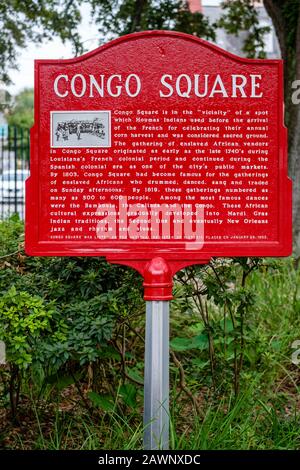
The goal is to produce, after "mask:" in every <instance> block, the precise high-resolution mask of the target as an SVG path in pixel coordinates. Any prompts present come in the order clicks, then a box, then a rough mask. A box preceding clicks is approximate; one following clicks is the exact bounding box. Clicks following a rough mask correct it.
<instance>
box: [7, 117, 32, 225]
mask: <svg viewBox="0 0 300 470" xmlns="http://www.w3.org/2000/svg"><path fill="white" fill-rule="evenodd" d="M28 176H29V129H22V128H18V127H14V126H9V127H5V126H3V127H2V128H0V219H3V218H5V217H9V216H10V215H12V214H15V213H17V214H19V216H20V218H22V219H24V212H25V180H26V178H27V177H28Z"/></svg>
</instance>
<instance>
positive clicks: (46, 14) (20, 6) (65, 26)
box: [0, 0, 82, 82]
mask: <svg viewBox="0 0 300 470" xmlns="http://www.w3.org/2000/svg"><path fill="white" fill-rule="evenodd" d="M81 3H82V0H76V1H72V0H68V1H64V0H47V1H46V0H26V1H19V0H8V1H7V0H0V30H1V35H0V57H1V62H0V63H1V66H0V67H1V68H0V80H3V81H4V82H9V81H10V80H9V69H10V68H16V67H17V62H18V54H19V52H20V50H21V49H23V48H25V47H26V46H27V45H28V43H29V42H31V41H33V42H36V43H42V42H43V41H44V40H47V39H51V38H53V35H58V36H59V37H60V38H61V39H62V41H63V42H65V41H67V40H70V41H72V43H73V45H74V49H75V53H76V52H78V51H79V50H81V44H80V37H79V34H78V32H77V26H78V24H79V23H80V21H81V14H80V10H79V6H80V5H81Z"/></svg>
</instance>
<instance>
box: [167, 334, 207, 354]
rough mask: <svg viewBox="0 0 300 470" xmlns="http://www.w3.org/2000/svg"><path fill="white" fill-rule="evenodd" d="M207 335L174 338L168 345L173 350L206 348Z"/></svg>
mask: <svg viewBox="0 0 300 470" xmlns="http://www.w3.org/2000/svg"><path fill="white" fill-rule="evenodd" d="M208 344H209V343H208V337H207V335H206V334H200V335H197V336H192V337H191V338H179V337H177V338H174V339H172V341H170V346H171V348H172V349H173V350H174V351H189V350H190V349H201V350H204V349H207V348H208Z"/></svg>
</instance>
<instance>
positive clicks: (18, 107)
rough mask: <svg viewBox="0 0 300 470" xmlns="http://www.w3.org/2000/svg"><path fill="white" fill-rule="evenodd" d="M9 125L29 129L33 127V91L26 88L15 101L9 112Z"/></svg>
mask: <svg viewBox="0 0 300 470" xmlns="http://www.w3.org/2000/svg"><path fill="white" fill-rule="evenodd" d="M6 119H7V123H8V125H10V126H17V127H23V128H26V129H29V128H30V127H31V126H32V125H33V90H32V89H29V88H26V89H24V90H22V91H21V92H20V93H18V95H17V96H16V97H15V99H14V103H13V105H12V107H11V109H10V110H9V112H8V114H7V116H6Z"/></svg>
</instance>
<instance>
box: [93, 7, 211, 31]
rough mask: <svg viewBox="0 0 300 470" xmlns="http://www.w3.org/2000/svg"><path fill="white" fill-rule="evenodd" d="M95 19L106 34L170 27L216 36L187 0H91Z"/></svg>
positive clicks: (171, 28) (206, 21)
mask: <svg viewBox="0 0 300 470" xmlns="http://www.w3.org/2000/svg"><path fill="white" fill-rule="evenodd" d="M90 4H91V5H92V17H93V20H94V21H95V22H96V23H97V24H98V25H99V33H100V34H101V35H104V36H105V37H106V38H113V37H116V36H122V35H124V34H129V33H133V32H136V31H146V30H154V29H166V30H176V31H181V32H185V33H188V34H195V35H197V36H199V37H203V38H206V39H211V40H214V39H215V29H214V27H213V26H212V25H210V23H209V21H208V19H207V18H206V17H205V16H203V15H202V14H201V13H194V14H193V13H191V12H190V11H189V9H188V6H187V2H186V1H184V0H177V1H176V0H175V1H173V0H166V1H162V0H113V1H108V0H104V1H99V0H90Z"/></svg>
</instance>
